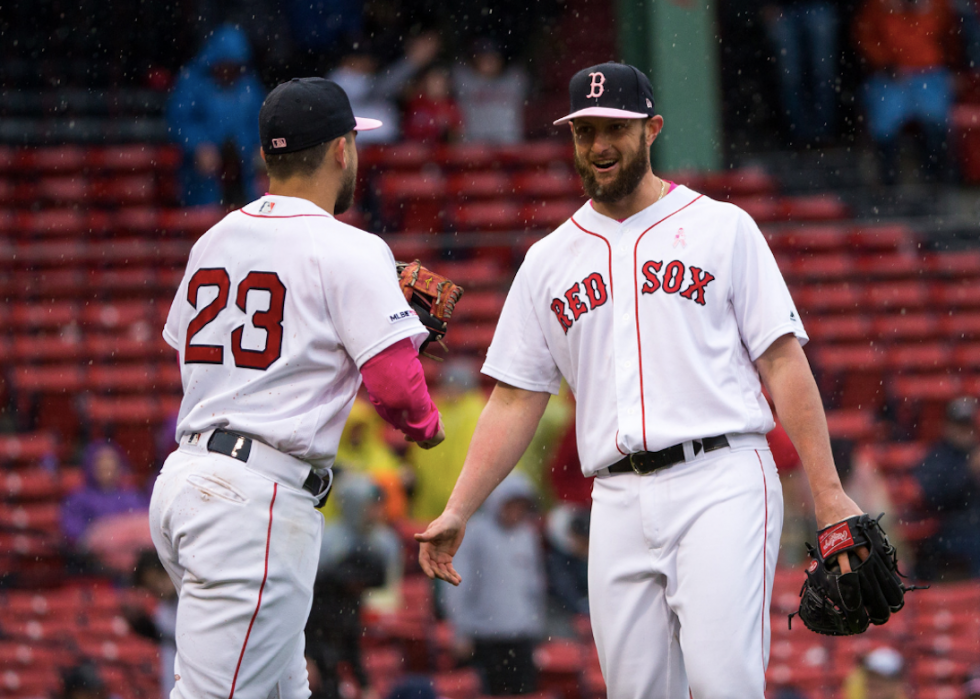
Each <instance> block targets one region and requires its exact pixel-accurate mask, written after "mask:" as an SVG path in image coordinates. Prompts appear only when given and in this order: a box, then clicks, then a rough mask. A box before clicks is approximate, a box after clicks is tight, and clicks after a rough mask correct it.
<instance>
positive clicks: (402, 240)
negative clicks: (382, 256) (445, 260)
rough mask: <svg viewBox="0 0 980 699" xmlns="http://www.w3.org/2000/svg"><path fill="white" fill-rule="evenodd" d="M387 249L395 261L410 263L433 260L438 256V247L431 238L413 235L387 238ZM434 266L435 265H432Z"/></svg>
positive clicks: (405, 234) (406, 234)
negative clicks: (412, 261)
mask: <svg viewBox="0 0 980 699" xmlns="http://www.w3.org/2000/svg"><path fill="white" fill-rule="evenodd" d="M386 240H387V242H388V247H390V248H391V252H392V254H393V255H394V256H395V259H396V260H403V261H411V260H425V261H429V260H432V259H434V258H435V257H436V256H437V255H438V254H439V249H438V246H437V245H436V244H435V243H434V242H432V236H429V235H424V234H420V235H413V234H410V233H404V234H399V235H395V236H389V237H387V238H386ZM433 264H435V263H433Z"/></svg>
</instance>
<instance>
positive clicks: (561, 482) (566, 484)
mask: <svg viewBox="0 0 980 699" xmlns="http://www.w3.org/2000/svg"><path fill="white" fill-rule="evenodd" d="M548 404H549V405H550V404H551V401H548ZM548 481H549V485H550V490H551V493H552V494H553V495H554V496H555V498H556V499H557V500H559V501H561V502H570V503H576V504H579V505H591V504H592V479H591V478H586V477H585V476H583V475H582V464H581V463H580V462H579V460H578V440H577V439H576V437H575V415H574V413H573V415H572V419H571V421H570V422H569V423H568V425H567V427H565V430H564V432H563V433H562V434H561V436H560V437H559V438H558V443H557V444H556V445H555V449H554V454H553V455H552V457H551V463H550V464H549V465H548Z"/></svg>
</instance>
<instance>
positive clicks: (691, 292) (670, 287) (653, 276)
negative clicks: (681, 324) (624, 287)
mask: <svg viewBox="0 0 980 699" xmlns="http://www.w3.org/2000/svg"><path fill="white" fill-rule="evenodd" d="M640 269H641V270H642V271H643V276H644V277H646V282H644V284H643V287H642V288H641V289H640V291H641V292H642V293H644V294H653V293H655V292H656V291H658V290H659V289H663V290H664V292H665V293H668V294H676V293H677V292H678V291H680V288H681V286H682V285H683V283H684V274H685V270H684V263H683V262H681V261H680V260H671V261H670V262H668V263H667V266H666V267H664V263H663V262H661V261H657V260H650V261H648V262H644V263H643V266H642V267H641V268H640ZM661 270H663V275H662V276H657V275H659V274H660V272H661ZM690 270H691V284H690V286H688V287H687V288H686V289H684V291H681V296H683V297H684V298H686V299H690V300H691V301H694V302H696V303H698V304H700V305H702V306H703V305H704V304H705V298H704V292H705V287H707V286H708V283H709V282H710V281H711V280H712V279H714V278H715V275H713V274H712V273H711V272H706V271H704V270H702V269H701V268H700V267H695V266H694V265H691V266H690Z"/></svg>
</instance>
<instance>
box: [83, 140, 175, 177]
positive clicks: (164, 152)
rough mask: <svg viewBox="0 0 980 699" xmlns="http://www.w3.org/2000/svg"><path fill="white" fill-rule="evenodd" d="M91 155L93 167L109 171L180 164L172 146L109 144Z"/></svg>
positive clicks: (162, 167) (149, 168) (136, 170)
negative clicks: (109, 145)
mask: <svg viewBox="0 0 980 699" xmlns="http://www.w3.org/2000/svg"><path fill="white" fill-rule="evenodd" d="M92 156H93V157H92V160H93V163H92V165H93V167H95V168H97V169H100V170H107V171H111V172H144V171H148V170H154V171H160V170H173V169H175V168H176V167H177V166H178V165H179V164H180V152H179V150H177V149H176V148H174V147H172V146H163V147H160V146H152V145H144V144H139V145H131V146H111V147H107V148H100V149H97V150H95V151H94V152H93V153H92Z"/></svg>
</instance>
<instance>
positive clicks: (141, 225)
mask: <svg viewBox="0 0 980 699" xmlns="http://www.w3.org/2000/svg"><path fill="white" fill-rule="evenodd" d="M159 228H160V215H159V211H158V210H157V209H156V208H153V207H149V206H146V207H142V206H127V207H124V208H122V209H119V210H118V211H117V212H116V213H115V215H114V216H113V229H114V230H116V231H121V232H123V233H126V234H129V235H139V236H148V235H151V234H153V233H155V232H156V231H157V230H158V229H159Z"/></svg>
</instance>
